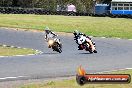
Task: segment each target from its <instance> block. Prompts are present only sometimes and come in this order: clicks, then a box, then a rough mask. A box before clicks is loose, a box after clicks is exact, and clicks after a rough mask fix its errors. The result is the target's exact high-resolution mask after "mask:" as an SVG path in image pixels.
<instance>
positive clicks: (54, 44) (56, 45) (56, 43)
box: [48, 38, 62, 53]
mask: <svg viewBox="0 0 132 88" xmlns="http://www.w3.org/2000/svg"><path fill="white" fill-rule="evenodd" d="M48 45H49V48H52V49H53V51H57V52H59V53H61V52H62V44H61V43H60V39H57V38H55V39H49V40H48Z"/></svg>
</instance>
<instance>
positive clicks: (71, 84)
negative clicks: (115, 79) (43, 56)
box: [20, 70, 132, 88]
mask: <svg viewBox="0 0 132 88" xmlns="http://www.w3.org/2000/svg"><path fill="white" fill-rule="evenodd" d="M118 73H119V74H130V75H132V70H123V71H115V72H111V74H118ZM20 88H132V82H131V83H130V84H87V85H84V86H80V85H78V84H77V83H76V81H75V79H69V80H58V81H50V82H47V83H40V84H29V85H25V86H22V87H20Z"/></svg>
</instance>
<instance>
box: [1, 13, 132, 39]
mask: <svg viewBox="0 0 132 88" xmlns="http://www.w3.org/2000/svg"><path fill="white" fill-rule="evenodd" d="M45 26H48V27H49V28H51V29H53V31H59V32H73V30H76V29H77V30H80V31H81V32H84V33H86V34H89V35H92V36H105V37H120V38H132V19H126V18H109V17H90V16H58V15H28V14H24V15H23V14H19V15H18V14H0V27H13V28H24V29H35V30H43V29H44V27H45Z"/></svg>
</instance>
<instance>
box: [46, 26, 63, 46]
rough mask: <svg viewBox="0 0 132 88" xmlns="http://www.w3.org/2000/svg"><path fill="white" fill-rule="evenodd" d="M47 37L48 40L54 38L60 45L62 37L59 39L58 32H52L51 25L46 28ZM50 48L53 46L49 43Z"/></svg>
mask: <svg viewBox="0 0 132 88" xmlns="http://www.w3.org/2000/svg"><path fill="white" fill-rule="evenodd" d="M44 31H45V39H46V41H47V42H48V40H49V39H53V40H54V41H56V42H58V43H59V44H60V45H61V43H60V39H57V38H56V37H57V36H58V35H57V34H55V33H54V32H52V31H51V30H50V29H49V27H46V28H45V30H44ZM48 48H51V46H50V45H48Z"/></svg>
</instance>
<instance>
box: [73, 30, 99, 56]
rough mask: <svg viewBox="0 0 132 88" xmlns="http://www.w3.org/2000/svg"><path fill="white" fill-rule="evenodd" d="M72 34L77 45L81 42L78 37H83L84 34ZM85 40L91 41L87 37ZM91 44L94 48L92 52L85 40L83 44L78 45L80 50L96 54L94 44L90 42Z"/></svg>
mask: <svg viewBox="0 0 132 88" xmlns="http://www.w3.org/2000/svg"><path fill="white" fill-rule="evenodd" d="M73 34H74V40H75V41H76V43H77V44H78V45H79V43H78V42H79V41H83V40H82V39H81V36H80V35H84V34H82V33H73ZM85 36H86V35H85ZM86 38H89V39H90V40H91V38H90V37H88V36H86ZM91 41H92V40H91ZM92 44H93V47H94V48H95V49H94V50H93V49H92V47H91V45H90V44H89V43H88V42H87V41H86V40H84V42H83V43H82V44H80V47H81V49H82V50H83V49H85V50H86V51H89V52H90V53H97V50H96V45H95V42H93V41H92Z"/></svg>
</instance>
